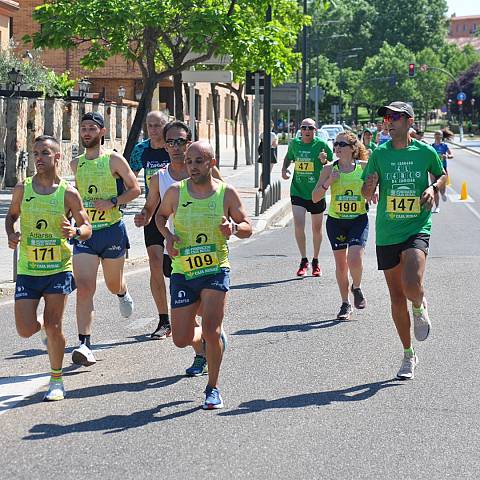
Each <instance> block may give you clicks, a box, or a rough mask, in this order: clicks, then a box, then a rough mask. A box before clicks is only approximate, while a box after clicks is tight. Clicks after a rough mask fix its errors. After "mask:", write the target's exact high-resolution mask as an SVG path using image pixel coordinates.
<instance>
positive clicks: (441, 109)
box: [440, 105, 447, 113]
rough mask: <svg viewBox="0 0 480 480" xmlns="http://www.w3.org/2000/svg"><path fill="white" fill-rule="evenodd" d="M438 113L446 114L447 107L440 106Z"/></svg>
mask: <svg viewBox="0 0 480 480" xmlns="http://www.w3.org/2000/svg"><path fill="white" fill-rule="evenodd" d="M440 111H441V112H442V113H447V106H446V105H442V106H441V108H440Z"/></svg>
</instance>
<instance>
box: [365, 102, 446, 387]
mask: <svg viewBox="0 0 480 480" xmlns="http://www.w3.org/2000/svg"><path fill="white" fill-rule="evenodd" d="M378 114H379V115H382V116H383V117H384V121H385V123H386V124H387V125H388V129H389V131H390V134H391V136H392V139H391V140H390V141H388V142H386V143H384V144H383V145H380V146H379V147H378V148H377V149H376V150H374V151H373V153H372V156H371V157H370V159H369V161H368V164H367V166H366V168H365V170H364V172H363V175H362V178H363V180H364V185H363V188H362V194H363V196H364V197H365V198H366V200H367V201H370V200H371V198H372V196H373V194H374V192H375V189H376V187H377V184H378V186H379V192H380V193H379V201H378V206H377V217H376V245H377V263H378V269H379V270H383V273H384V275H385V280H386V282H387V286H388V290H389V292H390V302H391V311H392V317H393V321H394V323H395V326H396V328H397V332H398V336H399V337H400V341H401V342H402V345H403V348H404V355H403V360H402V364H401V367H400V370H399V371H398V373H397V378H399V379H400V380H409V379H412V378H413V377H414V371H415V366H416V365H417V362H418V357H417V355H416V352H415V351H414V349H413V346H412V339H411V333H410V327H411V324H410V315H409V313H408V304H407V301H410V302H411V303H412V313H413V324H414V325H413V330H414V334H415V338H416V339H417V340H418V341H424V340H426V339H427V337H428V335H429V333H430V327H431V323H430V318H429V315H428V310H427V301H426V298H425V289H424V286H423V280H424V274H425V267H426V260H427V254H428V247H429V242H430V231H431V225H432V221H431V216H432V213H431V209H432V207H433V204H434V196H435V193H436V192H437V191H438V190H439V188H441V187H443V185H444V184H445V182H446V180H447V176H446V175H445V172H444V170H443V168H442V164H441V162H440V159H439V158H438V155H437V153H436V152H435V150H434V149H433V148H432V147H431V146H430V145H427V144H426V143H424V142H419V141H418V140H414V139H412V138H410V136H409V129H410V128H411V126H412V124H413V121H414V113H413V108H412V107H411V106H410V105H409V104H408V103H405V102H392V103H391V104H390V105H386V106H384V107H381V108H380V109H379V110H378ZM430 173H431V174H432V175H434V177H435V181H434V182H433V183H431V184H430V185H429V174H430Z"/></svg>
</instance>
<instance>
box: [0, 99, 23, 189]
mask: <svg viewBox="0 0 480 480" xmlns="http://www.w3.org/2000/svg"><path fill="white" fill-rule="evenodd" d="M27 109H28V99H26V98H17V97H13V98H9V99H8V105H7V148H6V169H5V186H6V187H14V186H15V185H16V184H17V182H19V181H21V180H23V179H24V178H25V177H26V172H27V164H28V152H27Z"/></svg>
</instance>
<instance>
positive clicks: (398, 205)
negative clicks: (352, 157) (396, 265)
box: [362, 140, 443, 245]
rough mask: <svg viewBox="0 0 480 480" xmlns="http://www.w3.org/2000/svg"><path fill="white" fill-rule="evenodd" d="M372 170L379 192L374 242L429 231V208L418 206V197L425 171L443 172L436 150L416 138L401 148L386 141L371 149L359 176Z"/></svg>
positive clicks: (396, 240) (392, 241) (423, 186)
mask: <svg viewBox="0 0 480 480" xmlns="http://www.w3.org/2000/svg"><path fill="white" fill-rule="evenodd" d="M375 172H376V173H377V174H378V179H379V180H378V181H379V192H380V198H379V202H378V206H377V219H376V235H377V240H376V243H377V245H394V244H397V243H402V242H404V241H405V240H407V239H408V238H409V237H411V236H412V235H416V234H419V233H426V234H430V229H431V226H432V221H431V211H429V210H428V211H427V210H426V209H425V207H424V206H422V205H420V197H421V195H422V193H423V192H424V190H425V189H426V188H427V187H428V185H429V175H428V173H429V172H430V173H432V174H433V175H435V176H437V177H438V176H440V175H442V174H443V167H442V162H441V161H440V158H439V157H438V155H437V152H436V151H435V150H434V149H433V148H432V147H431V146H430V145H427V144H426V143H423V142H419V141H417V140H413V141H412V142H411V143H410V145H409V146H408V147H407V148H401V149H394V148H393V146H392V142H391V141H389V142H386V143H384V144H383V145H380V146H379V147H377V148H376V149H375V150H374V151H373V152H372V155H371V156H370V159H369V161H368V164H367V166H366V168H365V170H364V171H363V175H362V178H363V179H364V180H365V179H366V178H367V176H368V175H370V174H372V173H375Z"/></svg>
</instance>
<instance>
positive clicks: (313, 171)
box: [282, 118, 333, 277]
mask: <svg viewBox="0 0 480 480" xmlns="http://www.w3.org/2000/svg"><path fill="white" fill-rule="evenodd" d="M300 130H301V138H295V139H293V140H292V141H291V142H290V145H289V147H288V151H287V154H286V155H285V159H284V160H283V168H282V177H283V178H284V179H285V180H288V179H289V178H290V172H289V170H288V167H289V165H290V162H295V170H294V173H293V179H292V183H291V185H290V197H291V202H292V213H293V223H294V225H295V240H296V241H297V246H298V249H299V251H300V255H301V257H302V259H301V260H300V266H299V268H298V271H297V275H298V276H299V277H303V276H305V274H306V273H307V270H308V267H309V264H308V258H307V245H306V243H307V242H306V237H305V215H306V213H307V212H309V213H310V214H311V215H312V236H313V260H312V275H313V276H314V277H319V276H320V275H321V274H322V271H321V269H320V265H319V263H318V254H319V252H320V245H321V244H322V222H323V212H324V211H325V208H326V203H325V199H322V200H321V201H319V202H317V203H314V202H313V201H312V191H313V189H314V188H315V185H316V184H317V182H318V179H319V177H320V172H321V171H322V168H323V165H324V163H326V162H327V159H328V160H329V161H331V160H332V159H333V153H332V151H331V150H330V147H329V146H328V145H327V143H326V142H325V141H324V140H322V139H320V138H318V137H316V136H315V133H316V131H317V127H316V125H315V121H314V120H313V119H311V118H306V119H305V120H303V121H302V125H301V127H300ZM322 152H324V153H326V156H325V155H324V156H322V160H321V159H320V155H321V153H322ZM322 162H323V163H322Z"/></svg>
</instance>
